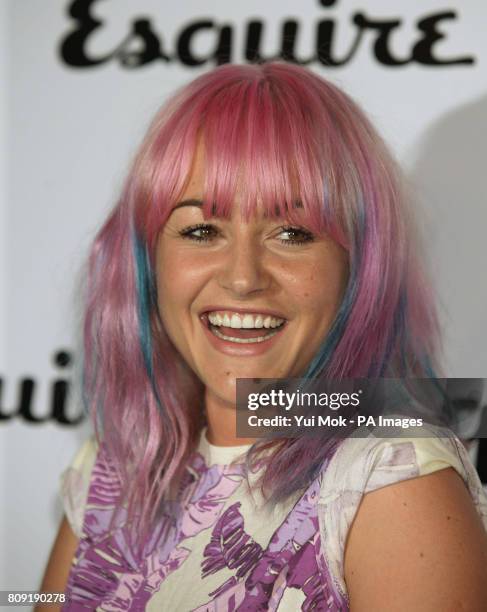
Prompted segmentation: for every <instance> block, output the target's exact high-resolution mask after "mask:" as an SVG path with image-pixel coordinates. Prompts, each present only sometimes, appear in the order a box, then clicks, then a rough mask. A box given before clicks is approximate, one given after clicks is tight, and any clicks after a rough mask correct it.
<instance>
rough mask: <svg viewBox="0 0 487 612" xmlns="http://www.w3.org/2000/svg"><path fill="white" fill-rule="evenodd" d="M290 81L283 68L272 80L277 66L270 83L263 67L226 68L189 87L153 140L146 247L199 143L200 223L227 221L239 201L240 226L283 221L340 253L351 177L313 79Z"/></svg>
mask: <svg viewBox="0 0 487 612" xmlns="http://www.w3.org/2000/svg"><path fill="white" fill-rule="evenodd" d="M215 72H218V71H215ZM292 72H293V71H292V70H289V66H286V67H285V69H284V72H283V74H280V66H279V65H278V64H277V65H276V64H274V66H273V67H272V71H270V72H269V73H267V71H266V66H265V65H264V66H246V67H242V66H240V67H239V70H238V73H236V72H232V68H231V67H225V73H224V72H223V71H222V72H221V74H220V78H219V79H217V80H215V82H214V83H212V82H208V79H205V80H203V82H201V84H200V83H199V81H200V80H199V79H197V80H196V81H195V82H193V84H192V85H191V86H190V87H189V88H188V89H187V90H185V94H186V95H185V99H183V100H181V99H179V100H178V101H177V102H178V103H177V105H176V110H175V112H173V113H171V115H170V117H169V118H168V120H167V122H166V123H165V125H164V126H163V127H162V130H161V132H160V133H159V135H158V137H157V138H156V139H155V140H156V141H157V147H155V149H154V155H155V156H156V157H157V158H158V160H157V166H158V171H157V172H156V173H155V174H153V178H154V179H155V180H154V181H153V182H152V185H150V186H149V189H148V191H149V192H150V193H151V194H152V198H151V199H152V206H151V208H152V213H155V215H154V214H151V213H149V214H150V216H151V217H152V219H151V222H150V224H149V225H150V226H152V227H151V228H150V229H149V228H148V227H147V225H146V227H145V232H144V233H146V235H147V236H148V237H149V235H152V237H153V236H154V233H155V232H156V231H158V230H159V229H160V227H161V226H162V225H163V224H164V223H165V220H167V217H168V215H169V213H170V211H171V210H172V208H173V207H174V205H175V204H176V202H177V200H178V197H180V196H181V194H182V193H183V192H184V190H185V187H186V186H187V184H188V181H189V178H190V175H191V167H192V165H193V162H194V158H195V155H196V151H197V149H198V145H199V144H200V143H201V144H202V146H203V149H204V156H205V164H204V167H205V187H204V193H203V196H202V199H203V207H202V211H203V214H204V216H205V218H209V217H211V216H219V217H224V218H228V217H230V216H231V214H232V212H234V207H235V202H236V201H237V200H238V202H239V209H240V214H241V216H242V218H243V219H244V220H245V221H248V220H249V219H250V217H251V216H253V215H256V214H257V213H259V214H263V215H264V216H266V217H270V218H276V217H280V218H285V219H287V220H289V221H291V222H293V223H298V224H300V225H305V226H306V227H308V228H309V229H310V230H311V231H313V232H315V233H324V232H327V233H328V234H329V235H330V236H331V237H332V238H333V239H334V240H336V241H337V242H338V243H340V244H341V245H342V246H345V247H347V245H348V243H349V240H348V238H347V231H346V227H347V225H348V224H347V223H346V220H345V219H346V216H347V213H346V210H347V209H349V210H350V209H353V207H354V202H356V201H357V194H356V189H354V188H352V189H351V190H350V189H349V186H347V185H346V181H344V180H342V177H343V176H345V177H348V178H349V177H350V176H351V175H353V172H352V171H351V170H350V163H349V159H350V156H349V155H347V147H346V146H344V144H343V143H344V137H343V131H344V128H343V126H340V125H336V122H335V120H334V118H333V117H332V116H331V113H330V112H329V111H328V110H327V106H328V105H329V102H330V101H326V100H324V96H323V91H321V90H322V89H323V85H322V83H321V82H319V85H318V84H317V83H315V80H316V81H317V77H314V76H313V75H311V74H310V75H309V77H308V78H304V79H303V74H302V72H300V73H299V74H296V75H293V73H292ZM222 74H225V75H226V78H223V77H222V76H221V75H222ZM330 95H333V92H331V94H330ZM336 105H337V104H336V101H335V103H334V106H336ZM161 143H162V144H161ZM164 143H166V144H164ZM344 168H346V169H347V170H346V172H343V169H344ZM347 180H348V179H347ZM151 230H152V231H151ZM149 242H151V241H150V239H149Z"/></svg>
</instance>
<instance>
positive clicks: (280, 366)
mask: <svg viewBox="0 0 487 612" xmlns="http://www.w3.org/2000/svg"><path fill="white" fill-rule="evenodd" d="M203 194H204V157H203V153H202V151H201V149H200V150H199V151H198V152H197V155H196V158H195V163H194V164H193V170H192V175H191V178H190V180H189V182H188V186H187V188H186V190H185V192H184V193H183V194H182V195H181V197H180V201H185V200H189V199H196V200H201V199H202V198H203ZM239 200H240V198H239V194H238V192H237V194H236V199H235V203H234V211H233V213H232V216H231V218H230V219H221V218H216V217H212V218H211V219H207V220H205V219H204V218H203V214H202V212H201V210H200V208H199V207H198V206H183V207H180V208H177V209H176V210H174V211H173V212H172V214H171V215H170V217H169V219H168V221H167V223H166V225H165V226H164V228H163V230H162V231H161V233H160V236H159V240H158V245H157V255H156V275H157V288H158V303H159V310H160V313H161V317H162V320H163V323H164V326H165V329H166V331H167V333H168V335H169V337H170V338H171V340H172V341H173V343H174V345H175V346H176V348H177V349H178V350H179V352H180V353H181V355H182V356H183V357H184V359H185V361H186V362H187V364H188V365H189V366H190V367H191V368H192V370H193V371H194V372H195V373H196V374H197V376H198V377H199V378H200V380H201V381H202V382H203V383H204V385H205V388H206V397H205V404H206V411H207V415H208V418H210V413H211V414H213V415H218V418H216V416H215V423H216V427H223V425H221V423H222V422H223V421H222V419H224V418H226V423H227V424H226V425H225V427H226V429H227V430H228V429H230V421H229V419H230V417H228V415H227V416H226V417H223V416H222V415H223V412H222V411H223V410H226V412H228V409H232V411H231V415H232V416H231V422H232V424H233V429H235V425H234V416H233V415H234V411H233V409H234V407H235V401H236V400H235V394H236V379H237V378H256V377H257V378H282V377H286V376H289V377H291V376H294V377H297V376H299V375H300V374H302V373H303V372H304V370H305V369H306V366H307V365H308V364H309V362H310V361H311V359H312V357H313V356H314V354H315V352H316V351H317V349H318V348H319V346H320V344H321V342H322V340H323V339H324V337H325V335H326V333H327V331H328V330H329V328H330V326H331V323H332V322H333V319H334V317H335V314H336V312H337V310H338V307H339V305H340V302H341V299H342V296H343V293H344V291H345V288H346V284H347V280H348V255H347V253H346V251H345V250H344V249H343V248H342V247H341V246H339V245H338V244H336V243H335V242H334V241H333V240H331V239H330V238H329V237H327V236H315V237H314V239H313V240H312V241H310V242H303V243H302V244H289V242H290V240H289V237H288V234H286V233H285V232H284V231H283V229H282V228H283V226H286V225H293V226H295V224H290V223H289V222H287V221H286V220H285V219H282V220H280V219H277V220H276V219H269V218H268V217H264V216H263V215H260V214H259V213H257V215H256V216H254V217H252V218H251V219H250V220H249V222H248V223H245V222H244V221H243V220H242V218H241V216H240V214H239V211H238V209H239ZM199 223H206V224H208V223H209V224H211V225H212V226H214V227H215V228H216V235H214V236H212V238H211V240H209V241H207V242H196V241H195V240H193V239H187V238H183V237H182V236H181V231H184V230H185V229H187V228H188V227H191V226H194V225H197V224H199ZM303 225H304V224H303ZM283 236H284V237H285V238H286V237H287V243H283V240H284V238H283ZM213 304H217V305H223V306H226V307H228V309H229V310H231V309H232V306H233V307H240V308H246V309H250V310H251V311H253V312H257V313H258V312H259V311H260V310H262V309H269V310H271V311H275V312H277V313H279V314H280V315H281V316H282V317H284V318H285V319H286V324H285V327H284V328H283V330H282V331H280V332H279V333H278V334H277V336H275V338H276V341H275V342H274V344H273V345H272V348H270V349H268V350H267V351H265V352H263V353H262V354H260V355H253V356H252V357H248V356H242V355H238V356H234V355H232V356H230V355H226V354H223V353H222V352H220V351H218V350H216V349H215V348H214V347H213V346H212V345H211V344H210V342H209V340H208V337H207V335H206V331H205V329H204V328H203V325H202V323H201V320H200V318H199V314H200V313H201V311H202V309H204V308H205V306H208V305H213ZM209 429H210V427H209ZM227 434H228V431H227V433H226V434H225V437H226V438H228V435H227ZM237 443H242V442H241V440H239V441H238V442H237Z"/></svg>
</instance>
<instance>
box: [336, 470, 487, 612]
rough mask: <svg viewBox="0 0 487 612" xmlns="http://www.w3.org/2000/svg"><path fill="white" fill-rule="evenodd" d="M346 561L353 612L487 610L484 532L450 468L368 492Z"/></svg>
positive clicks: (462, 485) (486, 537)
mask: <svg viewBox="0 0 487 612" xmlns="http://www.w3.org/2000/svg"><path fill="white" fill-rule="evenodd" d="M344 561H345V567H344V569H345V581H346V584H347V589H348V592H349V596H350V606H351V607H350V609H351V611H352V612H362V611H370V610H374V611H375V612H382V611H383V612H385V611H387V612H409V611H410V610H415V612H437V611H438V610H442V611H443V612H457V611H458V610H465V611H468V612H482V611H485V610H487V533H486V530H485V528H484V526H483V524H482V521H481V519H480V517H479V515H478V513H477V511H476V509H475V507H474V505H473V502H472V498H471V497H470V494H469V492H468V490H467V487H466V485H465V483H464V482H463V480H462V478H461V477H460V476H459V474H458V473H457V472H456V471H455V470H454V469H453V468H446V469H443V470H439V471H437V472H434V473H433V474H429V475H427V476H421V477H419V478H413V479H410V480H405V481H402V482H399V483H396V484H393V485H390V486H387V487H383V488H381V489H378V490H376V491H373V492H371V493H368V494H366V495H365V496H364V498H363V500H362V503H361V504H360V507H359V509H358V511H357V514H356V517H355V520H354V522H353V524H352V526H351V528H350V531H349V534H348V539H347V544H346V548H345V560H344Z"/></svg>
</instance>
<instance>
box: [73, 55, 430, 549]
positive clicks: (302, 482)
mask: <svg viewBox="0 0 487 612" xmlns="http://www.w3.org/2000/svg"><path fill="white" fill-rule="evenodd" d="M201 139H202V140H203V142H204V147H205V155H206V192H205V194H204V202H203V213H204V214H205V215H208V216H211V214H215V213H216V214H217V215H223V216H228V215H229V214H230V213H231V209H232V206H233V202H234V197H235V191H236V189H237V182H238V184H239V186H242V185H243V186H244V187H243V191H244V192H243V193H240V194H239V195H241V197H242V209H243V210H242V212H243V214H244V216H245V217H246V218H247V217H248V216H250V215H251V214H252V213H253V212H254V211H255V207H256V203H257V202H259V206H262V207H263V208H264V210H265V211H266V212H267V213H268V214H269V215H271V216H272V215H284V216H286V215H287V216H288V217H289V215H292V210H293V204H294V203H295V201H296V198H298V199H299V202H300V205H301V208H302V209H304V210H301V211H300V213H303V212H304V213H305V216H306V219H307V221H306V223H307V226H309V228H310V229H311V230H312V231H315V232H317V233H320V232H327V233H328V234H329V235H330V236H331V237H332V238H333V239H334V240H336V241H337V242H338V243H339V244H340V245H342V246H343V247H344V248H345V249H346V250H347V252H348V255H349V270H350V276H349V281H348V286H347V288H346V291H345V294H344V297H343V300H342V303H341V305H340V307H339V310H338V312H337V314H336V317H335V320H334V322H333V324H332V326H331V328H330V330H329V332H328V334H327V336H326V337H325V338H324V340H323V342H322V345H321V347H320V349H319V351H317V353H316V355H315V356H314V358H313V360H312V362H311V363H310V364H309V367H308V370H307V371H306V372H304V373H303V375H302V376H303V377H304V378H316V377H320V376H323V377H329V378H352V377H370V378H374V377H430V376H434V374H435V371H436V368H437V365H436V364H437V361H436V355H437V352H438V348H439V343H438V338H439V333H438V325H437V318H436V313H435V308H434V304H433V298H432V294H431V289H430V284H429V282H428V280H427V278H426V276H425V274H424V272H423V265H422V258H421V256H420V255H419V250H418V244H417V240H416V231H415V229H414V224H413V222H412V219H411V214H410V211H409V206H408V204H407V202H406V200H407V199H408V198H407V197H406V196H405V193H406V191H407V190H406V189H405V187H404V184H403V180H402V178H401V174H400V172H399V171H398V168H397V165H396V163H395V162H394V160H393V158H392V157H391V155H390V153H389V152H388V150H387V147H386V146H385V145H384V143H383V141H382V139H381V138H380V137H379V135H378V134H377V132H376V131H375V129H374V128H373V127H372V125H371V123H370V122H369V120H368V119H367V118H366V116H365V115H364V113H363V112H362V111H361V110H360V109H359V108H358V106H357V105H356V104H355V103H354V102H353V101H352V100H351V99H350V97H349V96H347V95H346V94H345V93H344V92H342V91H341V90H340V89H338V88H337V87H336V86H334V85H332V84H331V83H330V82H328V81H326V80H324V79H322V78H320V77H318V76H317V75H316V74H314V73H312V72H311V71H309V70H306V69H304V68H301V67H297V66H294V65H289V64H285V63H280V62H272V63H267V64H262V65H247V66H237V65H226V66H223V67H220V68H217V69H215V70H212V71H211V72H208V73H206V74H204V75H203V76H200V77H199V78H197V79H195V80H194V81H192V82H191V83H190V84H189V85H187V86H186V87H184V88H183V89H181V90H180V91H179V92H178V93H177V94H176V95H175V96H174V97H172V98H171V99H170V100H169V102H168V103H167V104H165V105H164V107H163V108H162V109H161V111H160V112H159V113H158V114H157V115H156V117H155V119H154V120H153V122H152V124H151V126H150V128H149V130H148V133H147V135H146V136H145V138H144V140H143V142H142V144H141V146H140V148H139V151H138V153H137V155H136V157H135V160H134V162H133V164H132V167H131V169H130V172H129V174H128V177H127V179H126V182H125V185H124V188H123V191H122V194H121V197H120V199H119V201H118V202H117V204H116V206H115V207H114V209H113V211H112V212H111V214H110V215H109V217H108V219H107V221H106V222H105V223H104V225H103V227H102V228H101V230H100V232H99V233H98V235H97V236H96V239H95V241H94V245H93V248H92V252H91V256H90V260H89V270H88V274H87V277H88V280H87V289H86V311H85V319H84V358H83V362H84V366H83V390H84V398H85V401H86V404H87V407H88V409H89V410H90V412H91V414H92V415H93V418H94V422H95V427H96V432H97V436H98V439H99V441H100V443H102V444H103V448H105V449H106V451H107V454H108V455H109V457H110V460H111V461H112V463H113V465H115V467H116V470H117V472H118V474H119V477H120V481H121V484H122V491H123V495H122V498H121V500H120V504H122V503H123V504H124V506H125V507H126V508H128V515H129V517H132V519H133V520H134V522H135V524H136V525H137V526H138V533H140V534H142V533H145V532H146V531H147V529H148V527H149V525H150V524H151V523H152V522H153V520H154V519H155V518H156V516H157V515H158V511H159V510H160V509H161V508H162V507H163V506H164V503H165V502H168V501H169V499H173V496H174V495H177V490H178V483H180V478H181V476H182V474H183V473H184V469H185V466H186V464H187V461H188V459H189V457H190V456H191V454H192V453H193V452H194V450H195V447H196V444H197V441H198V438H199V434H200V432H201V429H202V427H203V426H204V423H205V417H204V406H203V403H202V402H203V388H202V384H201V383H200V381H199V380H198V379H197V378H196V376H195V375H194V374H193V373H192V372H191V371H190V370H189V367H188V366H187V365H186V364H185V363H184V361H183V360H182V358H181V356H180V355H179V354H178V353H177V351H176V349H175V348H174V347H173V345H172V344H171V342H170V340H169V339H168V336H167V334H166V332H165V330H164V328H163V325H162V323H161V319H160V316H159V313H158V306H157V299H156V286H155V280H154V279H155V274H154V267H155V250H156V244H157V238H158V235H159V232H160V231H161V228H162V227H163V226H164V224H165V222H166V220H167V218H168V216H169V214H170V211H171V209H172V207H173V206H174V205H175V203H176V202H177V200H178V197H179V196H180V195H181V194H182V192H183V191H184V188H185V185H186V182H187V180H188V177H189V175H190V171H191V166H192V162H193V158H194V154H195V150H196V147H197V144H198V142H199V141H200V140H201ZM242 179H243V180H242ZM240 188H241V187H239V189H240ZM300 219H301V221H300V222H301V224H302V222H303V221H302V217H300ZM323 283H325V279H323ZM336 445H337V441H336V440H335V441H333V440H330V441H329V443H327V444H323V443H322V442H320V443H319V444H318V443H316V442H314V441H313V440H309V439H306V440H305V439H295V440H279V441H277V440H273V441H272V440H260V441H259V442H257V443H255V444H254V445H253V446H252V448H251V449H250V450H249V452H248V454H247V465H251V464H253V462H254V461H255V460H257V459H259V460H264V461H265V469H264V470H263V472H262V477H261V480H260V481H259V484H260V487H261V489H262V491H263V492H264V493H265V497H266V499H268V500H269V501H270V502H271V503H274V502H277V501H280V500H282V499H284V498H286V497H288V496H289V495H291V494H293V493H294V492H296V491H298V490H300V489H302V488H303V487H305V486H306V485H307V484H309V483H310V482H311V481H312V480H313V478H315V477H316V475H317V473H318V471H319V469H320V466H322V465H323V463H324V461H326V459H327V458H329V457H330V455H331V454H332V453H333V451H334V450H335V449H336ZM269 449H271V450H272V452H271V453H269V452H267V451H268V450H269ZM263 451H266V452H263ZM141 537H142V536H141Z"/></svg>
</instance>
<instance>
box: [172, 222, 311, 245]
mask: <svg viewBox="0 0 487 612" xmlns="http://www.w3.org/2000/svg"><path fill="white" fill-rule="evenodd" d="M198 230H205V231H211V232H213V235H212V236H206V237H203V236H196V235H195V234H194V233H193V232H196V231H198ZM282 232H287V233H294V234H300V235H301V238H298V239H297V240H282V239H279V240H280V242H281V244H284V245H285V246H295V245H299V244H305V243H307V242H313V240H314V236H313V234H312V233H311V232H310V231H308V230H306V229H304V228H303V227H296V226H291V225H286V226H284V227H281V233H282ZM217 233H218V229H217V228H215V226H214V225H210V224H208V223H198V224H197V225H191V226H190V227H186V228H185V229H183V230H181V231H180V232H179V235H180V236H181V238H185V239H186V240H193V241H195V242H210V241H211V240H212V239H213V238H214V237H215V236H216V234H217Z"/></svg>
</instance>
